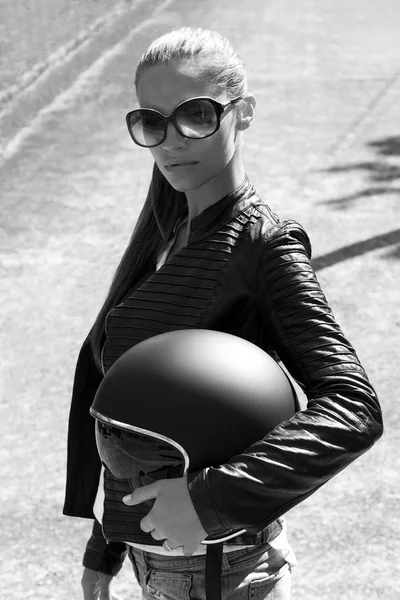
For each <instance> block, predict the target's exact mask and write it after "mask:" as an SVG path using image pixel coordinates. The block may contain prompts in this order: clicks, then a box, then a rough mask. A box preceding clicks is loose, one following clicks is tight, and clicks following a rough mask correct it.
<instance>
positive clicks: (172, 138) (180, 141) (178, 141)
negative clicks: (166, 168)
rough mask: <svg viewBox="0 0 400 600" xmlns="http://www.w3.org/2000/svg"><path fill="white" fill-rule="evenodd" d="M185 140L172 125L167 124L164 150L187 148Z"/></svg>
mask: <svg viewBox="0 0 400 600" xmlns="http://www.w3.org/2000/svg"><path fill="white" fill-rule="evenodd" d="M187 143H188V141H187V139H186V138H184V137H183V136H182V135H181V134H180V133H178V131H177V130H176V128H175V125H174V124H173V123H168V126H167V137H166V138H165V140H164V142H163V149H164V150H167V151H168V150H182V149H185V148H187Z"/></svg>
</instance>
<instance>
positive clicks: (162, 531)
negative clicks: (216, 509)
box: [123, 476, 207, 556]
mask: <svg viewBox="0 0 400 600" xmlns="http://www.w3.org/2000/svg"><path fill="white" fill-rule="evenodd" d="M152 498H155V499H156V501H155V503H154V506H153V508H152V509H151V511H150V512H149V513H148V514H147V515H146V516H145V517H144V518H143V519H142V520H141V522H140V527H141V529H142V530H143V531H146V532H151V535H152V537H153V538H154V539H155V540H167V541H168V546H169V547H170V548H171V549H173V548H180V547H182V551H183V554H184V555H185V556H191V555H192V554H193V552H194V551H195V550H196V548H198V546H199V545H200V544H201V542H202V541H203V540H204V539H205V538H206V537H207V532H206V531H205V530H204V529H203V526H202V524H201V522H200V519H199V517H198V516H197V513H196V510H195V508H194V506H193V503H192V500H191V498H190V494H189V490H188V486H187V477H186V476H185V477H179V478H176V479H159V480H158V481H156V482H154V483H151V484H150V485H145V486H144V487H141V488H138V489H137V490H135V491H134V492H133V494H130V495H129V496H125V497H124V498H123V501H124V503H125V504H127V505H129V506H134V505H136V504H140V503H141V502H144V501H145V500H151V499H152Z"/></svg>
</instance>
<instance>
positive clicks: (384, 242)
mask: <svg viewBox="0 0 400 600" xmlns="http://www.w3.org/2000/svg"><path fill="white" fill-rule="evenodd" d="M367 147H368V148H369V149H371V150H372V151H373V152H374V153H375V154H376V158H375V159H373V160H368V161H364V162H358V163H351V164H348V165H336V166H334V167H331V168H329V169H325V170H323V171H322V172H323V173H331V174H336V173H351V172H355V171H359V172H361V173H362V174H364V175H365V177H366V181H367V185H364V187H363V188H361V189H360V190H358V191H357V192H355V193H353V194H349V195H347V196H341V197H340V198H335V199H328V200H324V201H323V203H324V204H329V205H331V206H332V205H334V206H336V208H338V209H343V208H346V207H348V206H349V204H351V203H354V202H356V201H357V200H359V199H361V198H369V197H372V196H382V195H389V194H390V195H393V196H396V197H398V199H400V161H399V159H400V136H399V135H397V136H390V137H386V138H382V139H377V140H373V141H371V142H369V143H368V144H367ZM393 160H396V163H394V162H393ZM397 184H399V185H397ZM395 244H397V245H396V246H395V247H394V248H392V249H391V250H390V251H389V252H388V253H387V254H386V255H385V258H389V259H391V258H392V259H400V229H395V230H393V231H389V232H388V233H384V234H381V235H376V236H374V237H372V238H370V239H368V240H364V241H362V242H357V243H354V244H350V245H348V246H345V247H344V248H340V249H339V250H335V251H334V252H329V253H328V254H325V255H323V256H320V257H317V258H316V259H314V260H313V266H314V269H315V270H318V269H323V268H326V267H329V266H332V265H334V264H336V263H338V262H341V261H344V260H347V259H350V258H354V257H356V256H359V255H361V254H365V253H366V252H370V251H372V250H377V249H378V248H384V247H386V246H391V245H395Z"/></svg>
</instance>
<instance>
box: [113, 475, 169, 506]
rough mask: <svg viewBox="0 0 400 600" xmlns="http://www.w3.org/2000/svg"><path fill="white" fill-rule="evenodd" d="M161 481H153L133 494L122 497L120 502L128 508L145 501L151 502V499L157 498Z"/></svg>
mask: <svg viewBox="0 0 400 600" xmlns="http://www.w3.org/2000/svg"><path fill="white" fill-rule="evenodd" d="M161 481H163V480H162V479H160V480H159V481H155V482H154V483H150V484H149V485H144V486H143V487H141V488H138V489H137V490H135V491H134V492H133V494H129V495H128V496H124V497H123V498H122V501H123V502H124V504H127V505H128V506H134V505H135V504H141V503H142V502H145V501H146V500H152V499H153V498H157V496H158V495H159V493H160V487H161Z"/></svg>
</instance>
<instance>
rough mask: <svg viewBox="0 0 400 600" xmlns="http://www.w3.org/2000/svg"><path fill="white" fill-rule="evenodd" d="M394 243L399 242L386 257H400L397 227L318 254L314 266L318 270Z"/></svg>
mask: <svg viewBox="0 0 400 600" xmlns="http://www.w3.org/2000/svg"><path fill="white" fill-rule="evenodd" d="M393 244H398V246H396V247H395V248H394V249H393V250H392V251H391V252H389V253H388V254H387V255H386V257H385V258H398V259H400V229H395V230H394V231H389V232H388V233H383V234H381V235H375V236H374V237H372V238H370V239H369V240H364V241H362V242H356V243H354V244H349V245H348V246H344V247H343V248H339V250H334V251H333V252H328V253H327V254H323V255H322V256H318V257H317V258H314V259H313V260H312V266H313V268H314V270H315V271H318V270H321V269H325V268H327V267H331V266H333V265H336V264H337V263H339V262H342V261H344V260H349V259H351V258H355V257H356V256H360V255H361V254H365V253H366V252H371V251H372V250H377V249H378V248H385V247H386V246H391V245H393Z"/></svg>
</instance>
